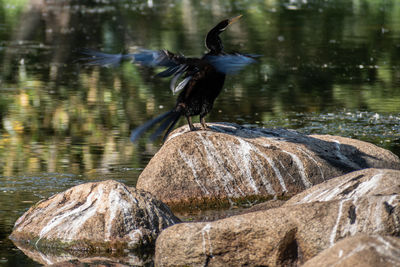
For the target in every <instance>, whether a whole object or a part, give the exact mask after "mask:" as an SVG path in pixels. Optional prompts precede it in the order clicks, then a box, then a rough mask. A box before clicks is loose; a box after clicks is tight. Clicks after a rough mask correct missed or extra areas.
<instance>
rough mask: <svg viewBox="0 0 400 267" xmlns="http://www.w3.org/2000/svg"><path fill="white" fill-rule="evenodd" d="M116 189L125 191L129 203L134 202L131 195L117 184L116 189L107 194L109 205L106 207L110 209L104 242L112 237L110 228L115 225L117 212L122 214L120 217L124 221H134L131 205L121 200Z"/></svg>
mask: <svg viewBox="0 0 400 267" xmlns="http://www.w3.org/2000/svg"><path fill="white" fill-rule="evenodd" d="M117 189H119V190H122V191H125V193H126V195H127V196H129V197H130V198H131V201H133V202H134V201H135V200H136V199H134V198H133V197H132V194H131V193H130V192H129V191H128V190H126V188H125V187H123V186H121V185H119V184H118V187H117V188H116V189H114V190H111V192H110V193H109V196H108V203H109V204H108V205H109V207H110V217H109V219H108V221H107V222H106V229H107V232H106V236H105V239H106V240H109V239H111V237H112V236H113V234H112V226H113V225H115V223H114V220H115V217H116V214H117V213H118V212H119V211H121V213H122V214H120V216H121V215H123V216H124V218H126V219H125V221H132V222H134V221H135V220H134V218H133V216H132V204H131V203H129V202H128V201H126V200H125V199H123V198H122V197H121V194H120V191H119V190H117ZM136 201H137V200H136ZM134 203H135V202H134ZM126 228H128V227H126Z"/></svg>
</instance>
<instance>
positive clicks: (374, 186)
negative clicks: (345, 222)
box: [285, 168, 400, 205]
mask: <svg viewBox="0 0 400 267" xmlns="http://www.w3.org/2000/svg"><path fill="white" fill-rule="evenodd" d="M393 194H400V171H399V170H389V169H374V168H371V169H365V170H361V171H355V172H351V173H349V174H346V175H343V176H339V177H336V178H334V179H331V180H329V181H326V182H323V183H321V184H319V185H316V186H313V187H312V188H310V189H307V190H305V191H303V192H301V193H299V194H298V195H296V196H294V197H292V198H291V199H290V200H288V201H287V202H286V203H285V205H293V204H299V203H308V202H313V201H329V200H337V199H346V198H360V197H364V196H372V195H393Z"/></svg>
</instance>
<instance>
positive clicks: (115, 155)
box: [0, 0, 400, 266]
mask: <svg viewBox="0 0 400 267" xmlns="http://www.w3.org/2000/svg"><path fill="white" fill-rule="evenodd" d="M83 3H85V4H83ZM238 14H243V18H242V19H241V20H240V22H239V23H237V24H235V25H232V27H230V28H229V29H228V30H227V31H226V32H225V33H223V35H222V39H223V42H224V46H225V50H226V51H240V52H244V53H254V54H261V55H263V56H262V57H261V58H260V60H259V63H258V64H255V65H253V66H250V67H248V68H246V69H245V70H244V71H242V72H240V73H239V74H237V75H235V76H232V77H228V79H227V81H226V84H225V90H224V91H223V93H222V94H221V96H220V97H219V98H218V99H217V101H216V103H215V107H214V110H213V111H212V112H211V114H209V116H208V117H207V118H206V119H207V121H214V122H216V121H228V122H235V123H239V124H242V125H255V126H259V127H285V128H293V129H298V130H299V131H301V132H304V133H320V134H335V135H341V136H347V137H353V138H358V139H362V140H365V141H369V142H373V143H375V144H377V145H378V146H381V147H384V148H387V149H390V150H391V151H393V152H394V153H396V154H397V155H400V16H399V14H400V2H399V1H397V0H382V1H374V0H353V1H349V0H325V1H323V0H320V1H317V0H298V1H296V0H292V1H278V0H276V1H261V0H255V1H194V0H182V1H155V0H154V1H151V0H149V1H139V0H136V1H135V0H131V1H111V0H94V1H66V0H52V1H44V0H31V1H29V0H18V1H15V0H0V62H1V64H0V71H1V72H0V94H1V95H0V121H1V123H0V265H2V266H25V265H26V266H33V265H38V263H35V262H34V261H32V260H30V259H29V258H28V257H26V256H24V254H23V253H22V252H21V251H19V250H18V249H16V248H15V247H14V246H13V245H12V244H11V242H10V241H9V240H8V239H7V236H8V235H9V234H10V232H11V231H12V227H13V224H14V222H15V220H16V219H17V218H18V217H19V216H20V215H22V213H23V212H25V211H26V210H27V209H28V208H29V207H30V206H31V205H32V204H33V203H36V202H37V201H39V200H40V199H43V198H46V197H48V196H50V195H52V194H54V193H57V192H60V191H63V190H65V189H67V188H69V187H71V186H74V185H76V184H80V183H84V182H88V181H99V180H105V179H110V178H112V179H117V180H119V181H122V182H124V183H126V184H128V185H132V186H133V185H135V183H136V179H137V177H138V175H139V174H140V172H141V170H142V169H143V168H144V167H145V166H146V164H147V162H148V160H149V159H150V158H151V156H152V155H153V154H154V153H155V152H156V151H157V150H158V148H159V147H160V143H159V142H156V143H154V144H152V143H148V142H146V139H145V138H143V139H141V140H140V142H139V144H137V145H132V144H131V143H130V141H129V138H128V137H129V133H130V130H131V129H132V128H134V127H136V126H138V125H140V124H141V123H143V122H144V121H146V120H147V119H149V118H152V117H154V116H155V115H157V114H160V113H161V112H164V111H166V110H167V109H169V108H171V107H172V106H173V105H174V103H175V97H174V96H173V95H172V93H171V92H170V90H169V82H168V80H163V79H160V78H154V77H153V76H154V74H155V72H154V71H152V70H149V69H145V68H142V67H138V66H136V65H132V64H129V63H126V64H123V65H122V66H121V67H119V68H116V69H107V68H96V67H85V66H82V65H81V64H79V62H77V58H78V57H79V55H78V53H77V51H78V50H79V49H81V48H93V49H101V50H103V51H106V52H111V53H119V52H127V51H130V50H132V49H134V48H135V47H144V48H149V49H160V48H166V49H169V50H171V51H179V52H181V53H183V54H185V55H187V56H199V55H201V54H202V53H204V52H205V48H204V41H203V38H204V36H205V34H206V33H207V31H208V30H209V29H210V27H212V26H214V24H215V23H217V22H218V21H219V20H221V19H224V18H228V17H233V16H235V15H238ZM180 123H181V124H184V123H185V122H184V121H183V120H182V121H181V122H180Z"/></svg>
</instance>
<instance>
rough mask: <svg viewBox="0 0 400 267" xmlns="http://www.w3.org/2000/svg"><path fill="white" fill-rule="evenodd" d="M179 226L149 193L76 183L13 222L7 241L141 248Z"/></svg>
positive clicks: (121, 186) (112, 183)
mask: <svg viewBox="0 0 400 267" xmlns="http://www.w3.org/2000/svg"><path fill="white" fill-rule="evenodd" d="M177 222H179V219H177V218H176V217H175V216H174V215H173V214H172V213H171V212H170V210H169V208H168V207H167V206H166V205H164V204H163V203H162V202H160V201H158V200H156V199H154V198H153V197H152V196H151V195H150V194H149V193H147V192H144V191H141V190H137V189H135V188H130V187H127V186H125V185H124V184H121V183H119V182H116V181H112V180H108V181H104V182H97V183H86V184H82V185H78V186H75V187H73V188H71V189H69V190H67V191H65V192H62V193H59V194H56V195H54V196H52V197H50V198H49V199H47V200H44V201H41V202H39V203H37V204H36V205H34V206H33V207H31V208H30V209H29V210H28V211H27V212H26V213H25V214H24V215H23V216H21V217H20V218H19V219H18V220H17V222H16V223H15V226H14V230H13V232H12V234H11V236H10V238H11V239H12V240H13V241H15V242H17V243H18V242H23V243H30V244H32V245H34V246H35V247H38V248H40V247H44V248H49V247H51V248H64V249H67V250H85V251H88V250H89V251H104V250H105V251H110V250H113V251H115V250H123V249H143V248H146V247H148V246H149V245H152V244H154V241H155V239H156V237H157V236H158V234H159V233H160V232H161V230H162V229H164V228H166V227H168V226H170V225H173V224H175V223H177Z"/></svg>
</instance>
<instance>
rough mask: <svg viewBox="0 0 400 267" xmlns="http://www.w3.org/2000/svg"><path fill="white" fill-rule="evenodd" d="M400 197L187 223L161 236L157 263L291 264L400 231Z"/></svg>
mask: <svg viewBox="0 0 400 267" xmlns="http://www.w3.org/2000/svg"><path fill="white" fill-rule="evenodd" d="M399 200H400V197H399V196H398V195H388V196H368V197H361V198H358V199H342V200H333V201H326V202H312V203H305V204H298V205H291V206H285V207H280V208H275V209H269V210H266V211H258V212H252V213H247V214H244V215H238V216H233V217H229V218H226V219H223V220H218V221H214V222H208V223H207V222H202V223H181V224H177V225H174V226H171V227H169V228H167V229H165V230H164V231H163V232H162V233H161V234H160V236H159V237H158V239H157V241H156V255H155V264H156V265H157V266H245V265H249V266H255V265H263V266H288V265H289V266H290V265H292V264H300V263H303V262H305V261H307V260H309V259H311V258H312V257H314V256H315V255H317V254H318V253H319V252H321V251H322V250H324V249H327V248H329V247H331V246H333V245H334V244H335V243H336V242H337V241H338V240H341V239H343V238H344V237H347V236H352V235H355V234H357V233H368V234H381V235H399V234H400V220H399V216H400V204H399Z"/></svg>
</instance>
